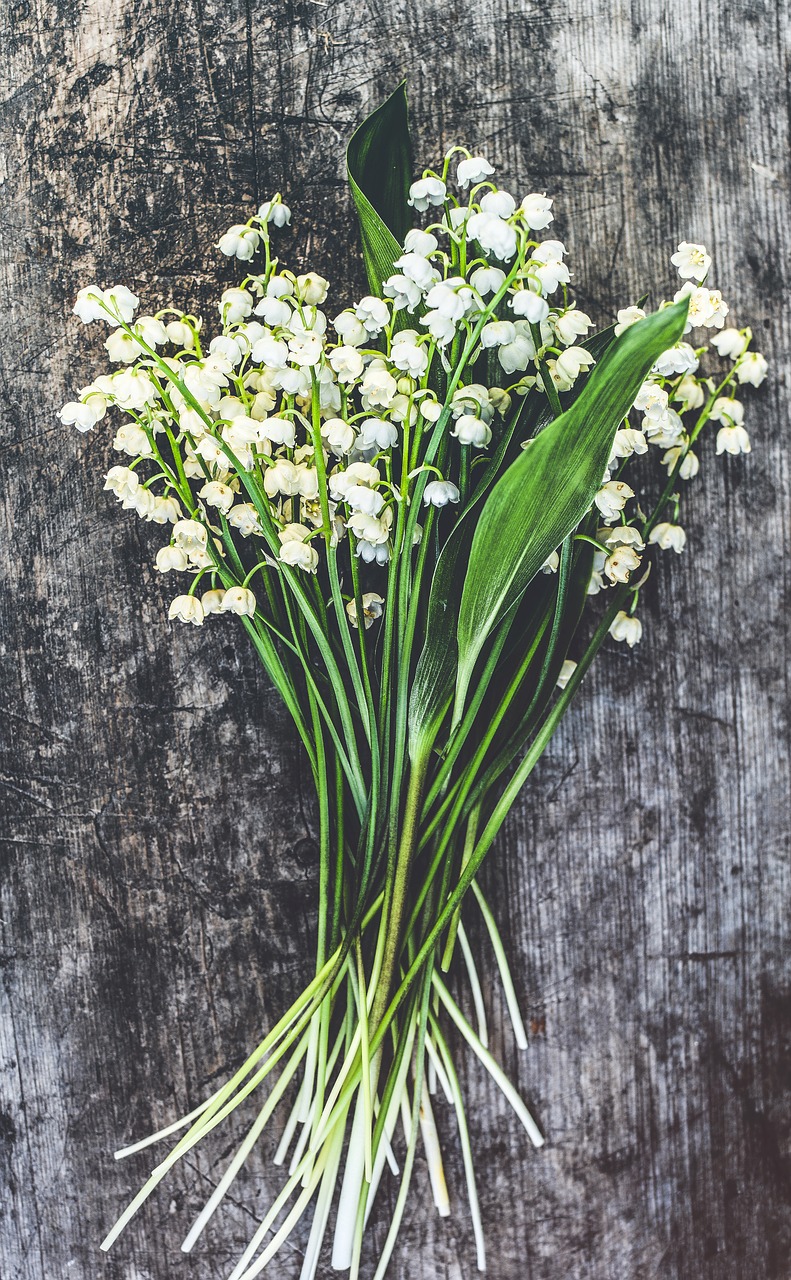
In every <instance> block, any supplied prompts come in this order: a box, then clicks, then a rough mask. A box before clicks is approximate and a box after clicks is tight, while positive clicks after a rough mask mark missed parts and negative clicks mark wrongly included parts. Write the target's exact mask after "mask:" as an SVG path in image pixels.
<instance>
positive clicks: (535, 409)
mask: <svg viewBox="0 0 791 1280" xmlns="http://www.w3.org/2000/svg"><path fill="white" fill-rule="evenodd" d="M613 341H614V335H613V326H612V325H610V326H609V328H607V329H602V330H601V331H600V332H599V333H595V334H593V335H592V336H591V337H590V338H588V339H586V340H585V342H583V343H582V344H581V345H582V346H584V347H585V348H586V349H587V350H589V351H590V352H591V353H592V354H593V356H594V357H595V359H596V360H600V359H601V357H602V355H603V354H604V352H605V351H606V349H607V347H608V346H609V345H610V343H611V342H613ZM570 394H571V396H572V397H573V396H574V395H575V392H573V391H572V392H571V393H570ZM576 395H579V391H577V392H576ZM551 421H552V410H551V409H550V407H549V405H548V403H547V400H546V397H545V396H543V395H542V394H541V393H540V392H534V393H533V394H532V395H531V396H529V397H528V398H527V399H525V400H523V401H522V403H521V405H520V406H519V409H518V410H517V412H516V413H515V414H514V416H513V417H512V419H511V421H510V423H509V424H508V426H507V428H506V430H505V431H504V433H503V435H502V437H501V438H500V440H499V441H498V444H497V448H496V450H495V452H494V453H493V454H492V457H491V458H490V460H489V462H488V465H487V466H486V467H485V469H484V474H483V476H482V477H481V480H480V481H479V483H478V485H477V487H476V489H475V492H474V494H473V496H472V500H471V502H470V504H469V506H468V507H467V508H466V509H465V511H464V513H463V514H462V517H461V519H460V520H459V521H458V523H457V524H456V526H455V528H454V529H453V531H452V533H451V535H450V537H449V538H448V541H447V542H446V544H445V546H444V547H443V549H442V552H441V554H440V556H439V559H438V561H437V565H436V568H435V570H434V576H433V578H432V581H431V592H430V595H429V605H428V619H427V624H426V640H425V644H424V646H423V651H422V653H421V655H420V661H419V662H418V665H417V669H416V671H415V678H414V681H413V684H412V692H411V695H410V701H409V742H410V753H411V755H412V758H413V759H414V758H415V757H416V755H417V754H418V752H419V751H420V744H421V743H423V742H426V743H429V744H430V743H431V742H433V740H434V738H435V737H436V733H437V730H438V728H439V725H440V724H441V722H442V719H443V717H444V715H445V712H446V711H447V709H448V706H449V704H450V702H451V699H452V697H453V689H454V685H455V682H456V663H457V656H458V649H457V644H456V624H457V620H458V615H459V605H460V601H461V593H462V587H463V585H464V577H465V573H466V566H467V561H468V559H469V554H470V547H471V545H472V538H473V534H474V532H475V520H476V519H477V517H478V514H479V512H480V503H481V499H482V498H483V496H484V494H485V493H486V492H488V490H489V489H490V488H491V486H492V484H493V483H494V481H495V480H496V478H497V472H498V471H499V469H500V467H501V466H502V464H503V460H504V458H505V457H506V456H507V453H508V450H509V446H510V444H511V441H512V439H513V437H514V435H515V434H516V433H517V428H518V430H519V435H518V437H517V438H521V439H522V440H524V439H525V438H526V437H528V436H532V435H535V434H537V433H538V432H539V431H541V430H542V429H543V428H544V427H546V425H547V424H548V423H550V422H551ZM586 585H587V584H586Z"/></svg>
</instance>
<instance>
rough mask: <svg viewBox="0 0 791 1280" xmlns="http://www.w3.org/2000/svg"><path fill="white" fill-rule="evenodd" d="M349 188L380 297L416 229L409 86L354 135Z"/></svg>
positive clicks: (367, 265) (371, 282) (365, 255)
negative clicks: (406, 240) (412, 229)
mask: <svg viewBox="0 0 791 1280" xmlns="http://www.w3.org/2000/svg"><path fill="white" fill-rule="evenodd" d="M346 168H347V171H348V174H349V186H350V187H351V192H352V197H353V199H354V203H355V205H356V207H357V216H358V218H359V220H360V236H361V239H362V247H363V259H364V261H365V270H366V272H367V275H368V283H369V285H370V287H371V291H372V292H373V293H376V294H378V295H379V296H380V297H381V294H382V282H383V281H384V280H386V279H387V277H388V276H391V275H392V274H393V262H394V261H395V259H396V258H398V257H400V255H401V254H402V253H403V248H402V246H403V242H404V237H405V235H406V233H407V231H408V230H409V229H410V227H411V226H412V210H411V209H410V207H409V205H408V204H407V197H408V195H409V186H410V183H411V181H412V154H411V147H410V142H409V122H408V120H407V102H406V81H402V83H401V84H400V85H399V86H398V88H397V89H396V90H395V92H394V93H392V94H391V95H390V97H389V98H387V99H386V100H385V101H384V102H383V103H382V105H381V106H380V107H377V109H376V111H373V112H372V113H371V115H369V116H368V117H367V119H365V120H363V122H362V124H361V125H360V127H359V128H358V129H357V130H356V131H355V132H354V133H353V134H352V136H351V139H350V141H349V146H348V148H347V150H346Z"/></svg>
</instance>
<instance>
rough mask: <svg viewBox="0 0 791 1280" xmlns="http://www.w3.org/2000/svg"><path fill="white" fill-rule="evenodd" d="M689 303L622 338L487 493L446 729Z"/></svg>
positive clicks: (593, 483)
mask: <svg viewBox="0 0 791 1280" xmlns="http://www.w3.org/2000/svg"><path fill="white" fill-rule="evenodd" d="M687 305H688V304H687V300H686V299H684V300H683V301H682V302H679V303H676V304H675V305H674V306H671V307H665V308H664V309H663V310H662V311H657V312H655V313H654V314H653V315H651V316H647V317H646V319H645V320H639V321H638V322H637V324H635V325H632V326H631V327H630V328H629V329H627V330H626V331H625V332H624V333H622V334H621V335H620V337H619V338H617V339H616V340H615V341H614V342H613V343H612V344H611V345H610V346H609V347H608V348H607V351H606V352H605V354H604V356H603V357H602V359H601V361H600V362H599V364H598V365H596V367H595V369H594V370H593V372H592V373H591V374H590V376H589V377H588V379H587V382H586V384H585V386H584V388H583V390H582V392H581V393H580V395H579V396H578V398H577V399H576V400H575V401H574V403H573V405H571V407H570V408H569V409H567V410H565V412H564V413H562V414H561V415H560V417H558V418H556V419H555V421H554V422H552V423H550V424H549V426H547V427H545V428H544V430H543V431H542V432H541V433H540V434H539V435H538V436H536V437H535V438H534V439H533V440H532V441H531V443H530V445H529V447H528V448H527V449H526V450H525V451H524V453H522V455H521V457H519V458H517V460H516V461H515V462H513V463H512V464H511V466H510V467H509V468H508V470H507V471H506V472H504V474H503V475H502V476H501V478H500V479H499V480H498V481H497V484H496V485H495V486H494V488H493V489H492V491H491V493H490V494H489V497H488V498H487V500H486V503H485V505H484V508H483V510H482V512H481V516H480V519H479V521H478V524H477V527H476V530H475V536H474V538H473V542H472V548H471V551H470V560H469V565H468V569H467V575H466V578H465V581H464V589H463V591H462V597H461V607H460V610H459V622H458V631H457V639H458V671H457V676H456V699H455V707H454V716H453V721H454V724H455V723H458V721H459V720H460V718H461V716H462V714H463V709H464V703H465V700H466V697H467V691H468V689H469V685H470V680H471V679H472V674H473V671H474V669H475V664H476V662H477V660H478V657H479V655H480V653H481V650H482V649H483V646H484V644H485V643H486V640H487V638H488V637H489V636H490V635H491V633H492V631H493V629H494V628H495V626H496V625H497V623H498V621H499V620H500V619H501V618H502V617H503V615H504V614H505V612H506V611H507V610H508V609H509V608H511V607H512V605H513V604H514V602H515V601H516V600H518V599H519V597H520V596H521V595H522V593H523V592H524V590H525V588H526V587H527V585H528V583H529V582H530V580H531V579H532V578H533V577H534V575H535V574H536V573H537V572H538V571H539V569H540V568H541V566H542V564H543V563H544V561H545V560H546V559H547V557H548V556H549V555H551V553H552V552H553V551H554V550H555V548H556V547H558V546H560V543H561V542H562V541H563V539H564V538H565V537H567V536H568V534H569V533H571V532H572V530H573V529H575V528H576V527H577V525H578V524H579V522H580V520H581V519H582V517H583V516H584V515H585V513H586V511H587V510H588V509H589V507H590V505H591V503H592V502H593V499H594V496H595V494H596V491H597V490H598V488H599V487H600V485H601V480H602V476H603V474H604V469H605V467H606V465H607V461H608V458H609V456H610V450H611V448H612V442H613V437H614V435H615V432H616V430H617V429H618V426H619V425H620V423H621V422H622V421H623V419H624V417H625V416H626V414H627V413H628V412H629V409H630V408H631V406H632V404H633V402H634V399H635V396H636V395H637V392H638V391H639V389H640V386H641V385H642V383H643V381H644V379H645V377H646V375H647V374H648V372H649V370H650V369H651V366H652V365H653V364H654V362H655V361H656V360H657V359H658V358H659V356H660V355H661V354H662V352H663V351H666V350H667V349H668V347H671V346H673V344H674V343H675V342H677V341H678V339H679V338H680V337H681V335H682V333H683V330H684V324H685V322H686V315H687Z"/></svg>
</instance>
